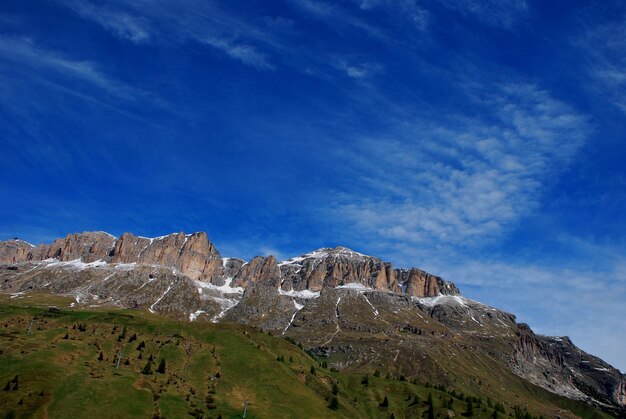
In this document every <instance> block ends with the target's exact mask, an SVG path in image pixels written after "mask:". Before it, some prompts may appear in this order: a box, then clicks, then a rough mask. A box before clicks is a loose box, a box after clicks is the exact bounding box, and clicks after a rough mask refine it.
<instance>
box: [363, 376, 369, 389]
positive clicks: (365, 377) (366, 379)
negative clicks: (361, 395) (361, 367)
mask: <svg viewBox="0 0 626 419" xmlns="http://www.w3.org/2000/svg"><path fill="white" fill-rule="evenodd" d="M361 384H363V385H364V386H365V387H367V386H369V385H370V377H369V375H367V374H365V375H364V376H363V379H362V380H361Z"/></svg>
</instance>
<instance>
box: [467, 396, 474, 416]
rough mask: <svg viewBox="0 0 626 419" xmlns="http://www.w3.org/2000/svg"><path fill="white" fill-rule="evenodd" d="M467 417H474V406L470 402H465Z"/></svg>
mask: <svg viewBox="0 0 626 419" xmlns="http://www.w3.org/2000/svg"><path fill="white" fill-rule="evenodd" d="M466 416H467V417H470V416H474V405H473V404H472V400H471V399H470V400H468V401H467V413H466Z"/></svg>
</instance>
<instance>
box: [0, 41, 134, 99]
mask: <svg viewBox="0 0 626 419" xmlns="http://www.w3.org/2000/svg"><path fill="white" fill-rule="evenodd" d="M0 57H2V59H3V60H5V61H8V62H12V63H14V64H16V65H18V66H20V67H22V68H23V69H26V68H29V69H34V70H37V71H43V72H48V74H50V72H52V73H54V74H56V75H57V76H59V75H60V76H62V77H64V78H65V79H66V81H68V82H72V81H81V82H85V83H88V84H90V85H91V86H94V87H97V88H99V89H101V90H103V91H105V92H106V93H108V94H109V95H110V96H114V97H116V98H119V99H125V100H133V99H134V98H135V97H136V96H137V94H138V93H139V92H138V91H137V90H136V89H135V88H133V87H131V86H129V85H127V84H125V83H123V82H121V81H119V80H117V79H115V78H113V77H111V76H109V75H107V74H106V73H104V72H103V71H101V70H100V69H99V68H98V66H97V65H96V64H95V63H92V62H90V61H78V60H74V59H71V58H68V57H66V56H65V55H63V54H60V53H58V52H56V51H52V50H49V49H45V48H41V47H39V46H37V45H36V44H35V43H34V42H32V41H30V40H27V39H21V38H9V37H0Z"/></svg>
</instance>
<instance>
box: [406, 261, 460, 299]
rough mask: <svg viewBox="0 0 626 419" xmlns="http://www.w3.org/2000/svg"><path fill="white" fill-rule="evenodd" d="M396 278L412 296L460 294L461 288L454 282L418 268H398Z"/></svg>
mask: <svg viewBox="0 0 626 419" xmlns="http://www.w3.org/2000/svg"><path fill="white" fill-rule="evenodd" d="M395 273H396V278H398V282H399V283H401V284H402V288H403V290H404V292H405V293H406V294H408V295H410V296H412V297H435V296H437V295H440V294H443V295H459V294H460V292H459V289H458V288H457V287H456V285H454V284H453V283H452V282H448V281H444V280H443V279H442V278H440V277H438V276H434V275H431V274H429V273H428V272H424V271H422V270H420V269H417V268H411V269H396V271H395Z"/></svg>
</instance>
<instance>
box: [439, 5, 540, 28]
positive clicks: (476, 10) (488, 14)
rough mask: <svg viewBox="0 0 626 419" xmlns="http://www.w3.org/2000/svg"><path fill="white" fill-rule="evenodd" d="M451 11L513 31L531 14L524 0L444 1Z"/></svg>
mask: <svg viewBox="0 0 626 419" xmlns="http://www.w3.org/2000/svg"><path fill="white" fill-rule="evenodd" d="M443 3H444V4H445V5H446V6H447V7H449V8H450V9H453V10H456V11H458V12H459V13H461V14H463V15H466V16H473V17H474V18H476V19H478V20H479V21H481V22H482V23H483V24H486V25H488V26H493V27H498V28H503V29H512V28H513V27H515V25H516V24H517V23H518V22H519V21H520V20H522V19H523V18H525V17H526V16H527V15H528V13H529V10H530V9H529V7H528V4H527V3H526V1H524V0H484V1H472V0H443Z"/></svg>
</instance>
